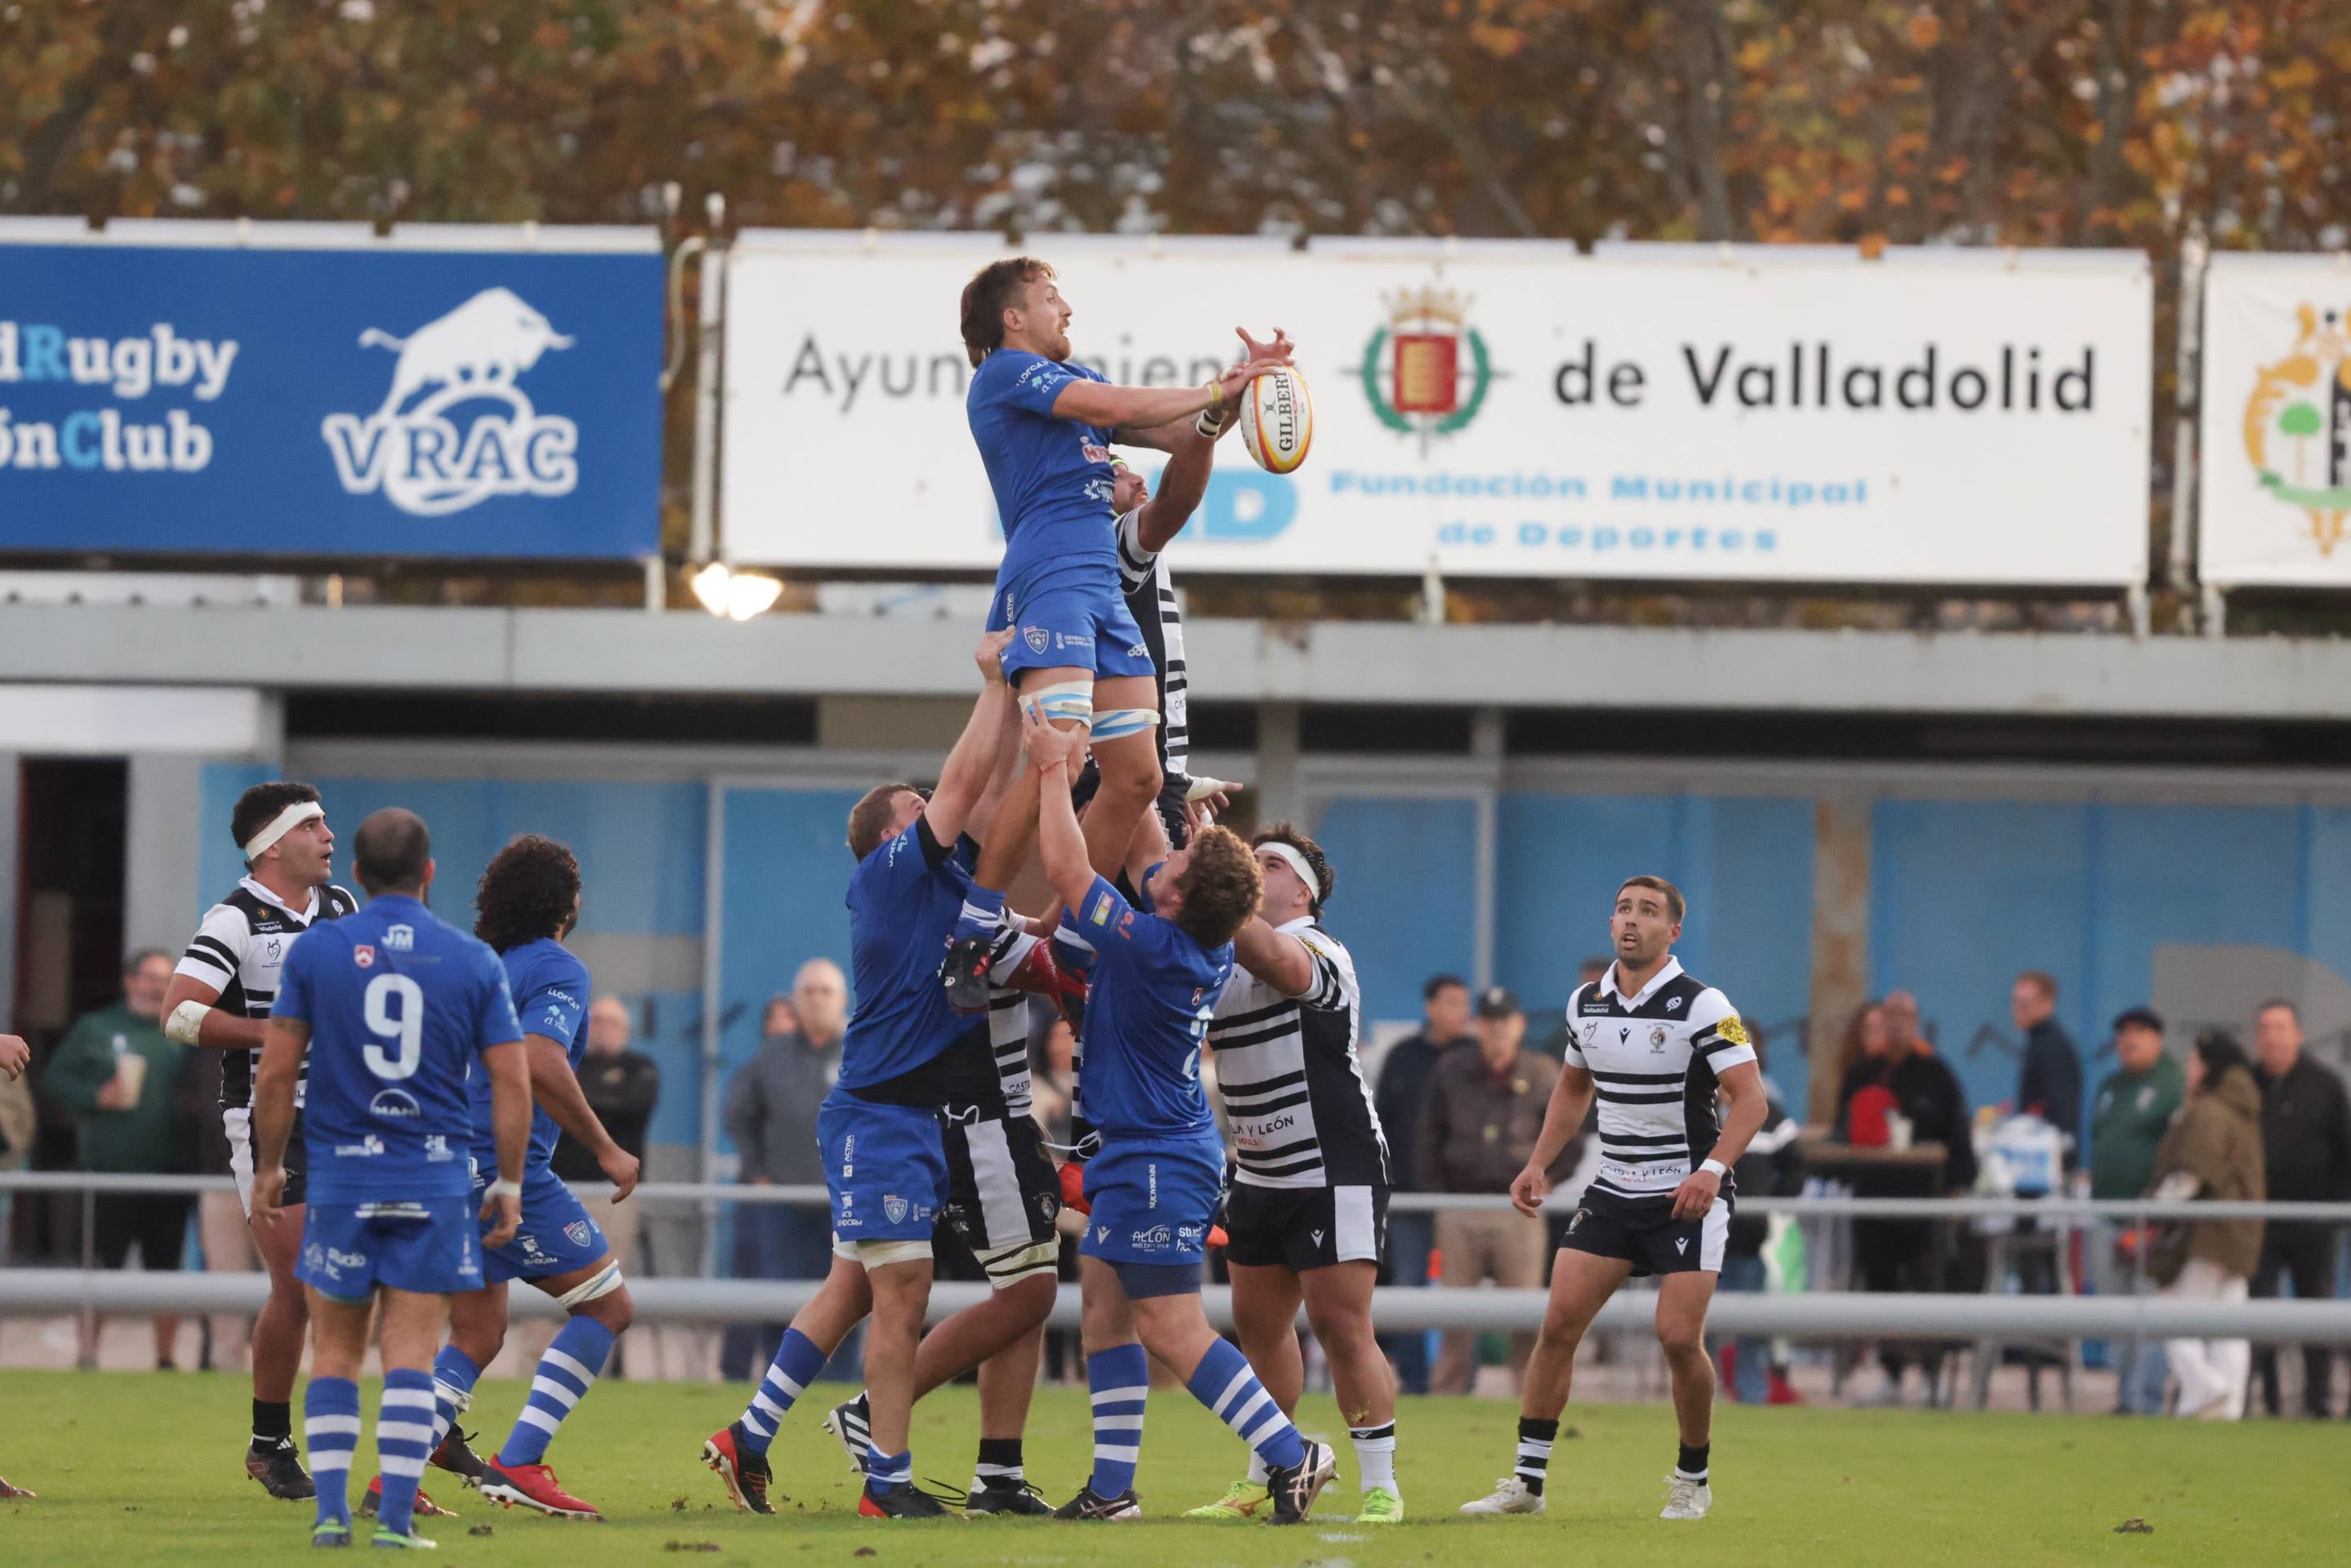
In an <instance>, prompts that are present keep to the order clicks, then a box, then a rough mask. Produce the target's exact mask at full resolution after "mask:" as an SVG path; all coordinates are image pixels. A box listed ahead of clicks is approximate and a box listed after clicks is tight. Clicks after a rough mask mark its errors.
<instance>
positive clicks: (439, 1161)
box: [424, 1133, 457, 1166]
mask: <svg viewBox="0 0 2351 1568" xmlns="http://www.w3.org/2000/svg"><path fill="white" fill-rule="evenodd" d="M456 1157H457V1151H456V1150H455V1149H453V1148H451V1147H450V1146H449V1140H448V1138H447V1136H446V1135H445V1134H440V1133H427V1134H424V1159H425V1163H426V1164H428V1165H435V1166H437V1165H445V1164H447V1163H448V1162H449V1161H451V1160H454V1159H455V1158H456Z"/></svg>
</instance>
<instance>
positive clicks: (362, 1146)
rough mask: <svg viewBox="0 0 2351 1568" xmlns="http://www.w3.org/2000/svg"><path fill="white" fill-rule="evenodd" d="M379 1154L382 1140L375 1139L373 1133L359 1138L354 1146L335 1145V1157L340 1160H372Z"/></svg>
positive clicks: (381, 1151)
mask: <svg viewBox="0 0 2351 1568" xmlns="http://www.w3.org/2000/svg"><path fill="white" fill-rule="evenodd" d="M381 1153H383V1140H382V1139H381V1138H379V1137H377V1136H376V1135H375V1134H373V1133H370V1134H368V1135H367V1136H366V1137H364V1138H361V1139H360V1141H359V1142H358V1143H356V1144H337V1145H335V1155H336V1156H337V1157H338V1158H340V1159H346V1160H367V1159H373V1158H374V1157H375V1156H376V1155H380V1154H381Z"/></svg>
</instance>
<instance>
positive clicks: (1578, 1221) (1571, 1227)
mask: <svg viewBox="0 0 2351 1568" xmlns="http://www.w3.org/2000/svg"><path fill="white" fill-rule="evenodd" d="M1589 1218H1592V1211H1591V1210H1590V1209H1588V1208H1579V1209H1577V1210H1576V1211H1575V1215H1574V1218H1571V1219H1570V1220H1569V1221H1568V1222H1567V1233H1568V1234H1569V1235H1570V1236H1573V1235H1574V1234H1575V1233H1576V1231H1577V1230H1578V1229H1580V1228H1582V1227H1583V1222H1584V1221H1585V1220H1587V1219H1589Z"/></svg>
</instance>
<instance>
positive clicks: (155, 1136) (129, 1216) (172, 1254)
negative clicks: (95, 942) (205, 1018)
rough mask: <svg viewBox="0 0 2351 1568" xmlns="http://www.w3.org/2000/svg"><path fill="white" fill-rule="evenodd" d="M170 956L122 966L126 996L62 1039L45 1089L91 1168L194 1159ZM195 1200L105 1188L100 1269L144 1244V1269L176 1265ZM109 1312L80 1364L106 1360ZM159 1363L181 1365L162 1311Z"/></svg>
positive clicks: (94, 1233)
mask: <svg viewBox="0 0 2351 1568" xmlns="http://www.w3.org/2000/svg"><path fill="white" fill-rule="evenodd" d="M171 983H172V960H171V958H170V957H169V956H167V955H165V954H163V953H161V952H158V951H156V950H155V949H153V948H149V949H147V950H146V951H144V952H139V953H133V954H132V955H131V956H130V957H129V958H127V959H125V960H124V961H123V965H122V1001H121V1003H120V1005H119V1006H116V1007H110V1008H103V1009H99V1011H97V1012H94V1013H91V1014H90V1015H89V1016H88V1017H87V1018H84V1019H81V1020H80V1021H79V1022H78V1023H76V1024H75V1025H74V1026H73V1028H72V1029H71V1030H68V1031H67V1033H66V1037H65V1039H64V1040H60V1041H59V1042H58V1043H57V1053H56V1054H55V1055H53V1056H51V1057H50V1058H49V1064H48V1067H47V1070H45V1071H44V1072H43V1073H42V1075H41V1087H42V1088H44V1089H46V1090H47V1091H48V1092H49V1094H50V1096H51V1098H53V1099H55V1100H56V1101H57V1103H59V1104H61V1105H63V1106H65V1107H66V1109H67V1110H68V1111H70V1112H72V1113H73V1117H74V1132H75V1137H76V1142H77V1144H78V1150H79V1161H80V1166H81V1168H82V1169H83V1170H86V1171H108V1172H113V1173H117V1174H124V1175H134V1174H135V1175H140V1176H156V1175H162V1174H163V1173H166V1172H171V1171H177V1170H181V1169H183V1168H184V1167H185V1166H186V1164H187V1161H186V1158H185V1155H184V1152H183V1148H182V1146H181V1139H180V1106H179V1087H180V1072H181V1070H182V1068H183V1066H185V1061H184V1048H183V1047H182V1046H180V1045H178V1044H177V1043H175V1042H173V1041H172V1040H166V1039H164V1038H163V1024H162V1019H163V992H164V990H165V989H166V988H168V987H169V986H170V985H171ZM189 1208H190V1204H189V1201H188V1199H187V1197H185V1196H184V1195H182V1194H178V1193H146V1192H139V1193H127V1192H126V1193H100V1194H99V1195H98V1200H97V1203H96V1205H95V1206H94V1207H93V1208H92V1209H91V1210H90V1213H91V1217H92V1218H91V1225H90V1245H91V1249H92V1251H93V1252H94V1253H95V1254H96V1256H97V1259H98V1264H99V1267H100V1268H102V1269H120V1268H122V1267H123V1266H124V1265H125V1264H126V1263H127V1262H128V1261H129V1260H130V1256H131V1248H132V1247H134V1246H135V1247H137V1248H138V1249H139V1266H140V1267H141V1268H142V1269H160V1270H177V1269H178V1268H179V1267H180V1255H181V1251H182V1249H183V1246H184V1244H185V1242H186V1239H187V1233H188V1211H189ZM104 1323H105V1319H103V1318H102V1317H99V1316H98V1315H97V1314H95V1313H92V1314H88V1315H86V1316H85V1317H84V1319H83V1320H82V1322H81V1325H80V1327H81V1344H80V1353H79V1357H78V1362H79V1364H80V1365H82V1366H85V1367H93V1366H96V1365H97V1364H98V1341H99V1332H100V1330H101V1329H102V1328H103V1326H104ZM154 1323H155V1364H156V1365H157V1366H158V1367H159V1368H162V1370H164V1371H167V1372H168V1371H171V1370H172V1369H173V1368H174V1366H175V1362H174V1361H173V1359H172V1345H173V1343H174V1342H175V1341H177V1339H178V1338H179V1333H180V1320H179V1318H178V1316H177V1315H176V1314H158V1315H157V1317H156V1318H155V1320H154Z"/></svg>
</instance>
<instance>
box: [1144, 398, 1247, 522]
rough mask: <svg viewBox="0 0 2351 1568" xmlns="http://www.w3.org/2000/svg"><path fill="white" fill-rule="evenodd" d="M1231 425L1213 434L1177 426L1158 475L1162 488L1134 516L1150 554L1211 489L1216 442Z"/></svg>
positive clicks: (1188, 517)
mask: <svg viewBox="0 0 2351 1568" xmlns="http://www.w3.org/2000/svg"><path fill="white" fill-rule="evenodd" d="M1231 428H1232V421H1230V420H1227V421H1225V422H1224V423H1222V424H1220V425H1219V426H1218V427H1217V434H1214V435H1209V434H1204V433H1203V432H1201V431H1200V430H1199V429H1198V428H1197V426H1196V425H1179V426H1177V427H1176V430H1175V435H1174V438H1173V441H1172V443H1171V444H1170V445H1169V446H1168V447H1167V453H1168V458H1167V466H1166V467H1165V469H1163V470H1161V472H1160V475H1159V488H1158V489H1157V490H1156V491H1155V492H1154V493H1153V495H1152V497H1151V498H1150V499H1149V500H1147V501H1145V502H1144V503H1143V510H1142V513H1141V515H1140V516H1138V517H1136V518H1135V531H1136V534H1137V536H1138V542H1139V543H1140V544H1141V545H1142V546H1143V549H1144V550H1145V551H1146V552H1147V553H1149V554H1152V555H1156V554H1158V553H1159V552H1160V551H1161V550H1164V549H1166V548H1167V547H1168V545H1169V544H1170V543H1171V542H1172V541H1173V540H1174V539H1175V536H1176V535H1177V534H1178V533H1180V532H1182V531H1183V528H1184V525H1185V523H1186V521H1188V520H1189V519H1190V517H1191V516H1192V514H1193V512H1195V511H1196V510H1197V509H1198V507H1199V505H1200V498H1201V497H1204V496H1206V495H1207V493H1208V476H1209V474H1210V472H1211V471H1212V470H1214V468H1215V467H1216V465H1217V441H1218V440H1220V439H1222V437H1223V435H1224V433H1225V432H1226V431H1228V430H1230V429H1231Z"/></svg>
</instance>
